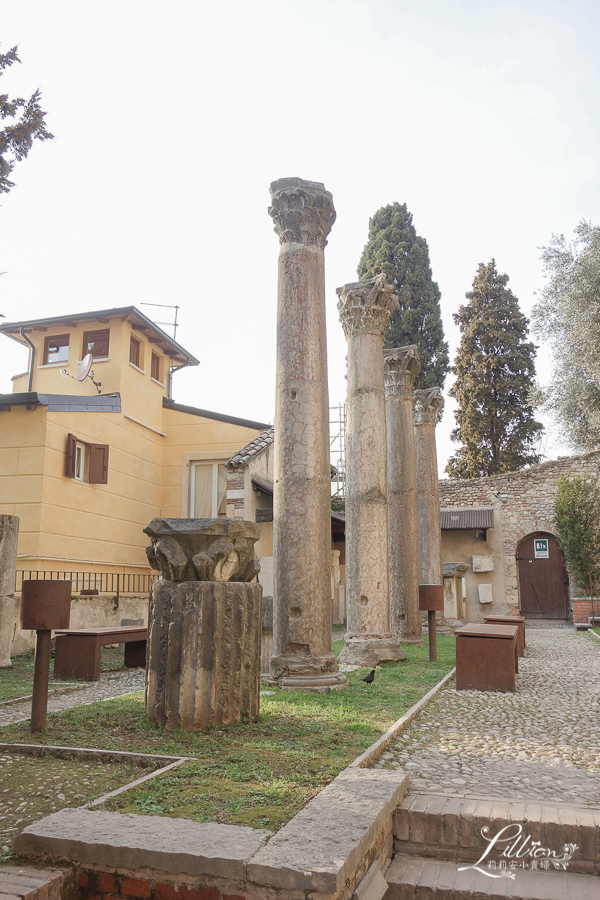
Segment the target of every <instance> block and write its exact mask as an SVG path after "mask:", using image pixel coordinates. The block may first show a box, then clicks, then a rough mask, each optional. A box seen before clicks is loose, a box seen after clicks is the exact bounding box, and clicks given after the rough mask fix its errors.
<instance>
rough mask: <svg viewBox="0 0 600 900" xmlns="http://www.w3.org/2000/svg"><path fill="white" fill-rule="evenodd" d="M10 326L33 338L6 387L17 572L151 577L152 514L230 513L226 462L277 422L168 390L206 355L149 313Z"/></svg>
mask: <svg viewBox="0 0 600 900" xmlns="http://www.w3.org/2000/svg"><path fill="white" fill-rule="evenodd" d="M0 334H4V335H6V336H8V337H10V338H12V339H14V340H16V341H19V342H20V343H22V344H23V345H25V346H28V347H29V366H28V371H27V372H25V373H23V374H20V375H16V376H15V377H14V378H13V393H11V394H0V513H8V514H12V515H17V516H19V519H20V532H19V547H18V563H17V566H18V569H19V570H20V571H21V572H28V571H32V572H36V571H37V572H40V571H52V572H55V573H56V572H92V573H106V574H108V575H110V574H112V575H116V574H119V575H120V576H121V577H122V576H124V575H149V574H150V568H149V566H148V562H147V559H146V554H145V546H146V544H147V538H146V536H145V535H144V533H143V531H142V529H143V528H144V526H145V525H147V524H148V523H149V522H150V521H151V520H152V519H153V518H154V517H156V516H164V517H172V516H186V517H187V516H198V517H203V516H217V515H221V516H225V515H226V514H227V509H226V507H227V471H226V469H225V465H224V464H225V463H226V461H227V460H228V459H230V458H231V457H232V456H233V454H235V453H236V452H237V451H238V450H240V449H241V448H242V447H244V446H245V445H246V444H248V443H249V442H251V441H252V440H253V439H254V438H255V437H257V436H258V435H259V434H260V433H261V432H262V431H263V430H264V429H266V428H268V427H269V426H268V424H263V423H260V422H252V421H247V420H244V419H239V418H234V417H232V416H226V415H221V414H219V413H214V412H209V411H207V410H202V409H196V408H193V407H188V406H183V405H181V404H178V403H175V402H174V401H173V400H172V399H170V396H171V391H170V380H171V377H172V373H173V372H174V371H176V370H177V369H178V368H181V367H183V366H195V365H198V360H197V359H195V358H194V357H193V356H192V354H191V353H188V351H186V350H185V349H184V348H183V347H181V346H180V345H179V344H178V343H177V342H176V341H175V340H173V339H172V338H170V337H169V336H168V335H167V334H166V333H165V332H164V331H162V330H161V329H160V328H159V327H157V326H156V325H155V324H154V323H153V322H152V321H150V319H148V318H147V317H146V316H145V315H144V314H143V313H141V312H140V311H139V310H137V309H136V308H135V307H133V306H129V307H124V308H120V309H108V310H101V311H96V312H86V313H80V314H77V315H68V316H60V317H52V318H45V319H38V320H33V321H26V322H13V323H4V324H2V325H0ZM88 354H91V356H92V365H91V376H92V377H93V380H92V377H90V376H89V375H88V376H87V377H83V375H84V366H83V365H82V361H84V360H85V358H86V356H88ZM78 373H79V376H80V377H83V380H81V381H78V380H77V375H78ZM96 384H98V385H101V387H100V388H97V387H96ZM99 390H100V393H99V392H98V391H99ZM17 587H18V585H17ZM109 589H111V590H114V586H113V587H110V588H109ZM101 590H106V587H104V586H103V587H102V588H101Z"/></svg>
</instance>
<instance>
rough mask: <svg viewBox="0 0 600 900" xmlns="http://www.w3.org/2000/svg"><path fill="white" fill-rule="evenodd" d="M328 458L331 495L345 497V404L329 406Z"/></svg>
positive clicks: (342, 498)
mask: <svg viewBox="0 0 600 900" xmlns="http://www.w3.org/2000/svg"><path fill="white" fill-rule="evenodd" d="M329 460H330V462H331V465H332V467H333V469H335V474H333V475H332V478H331V496H332V497H336V498H338V499H340V500H344V499H345V497H346V404H345V403H338V405H337V406H330V407H329Z"/></svg>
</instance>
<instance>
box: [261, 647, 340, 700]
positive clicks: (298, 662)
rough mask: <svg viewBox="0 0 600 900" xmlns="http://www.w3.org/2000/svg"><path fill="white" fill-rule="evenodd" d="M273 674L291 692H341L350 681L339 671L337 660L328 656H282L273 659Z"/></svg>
mask: <svg viewBox="0 0 600 900" xmlns="http://www.w3.org/2000/svg"><path fill="white" fill-rule="evenodd" d="M271 673H272V676H273V678H274V679H275V681H277V682H278V683H279V685H280V686H281V687H282V688H286V689H287V690H290V691H318V692H321V693H324V692H326V691H341V690H343V689H344V688H345V687H348V679H347V678H346V676H345V675H343V674H342V673H341V672H339V671H338V665H337V660H336V658H335V656H334V655H333V653H332V654H327V655H326V656H318V657H314V656H308V655H307V656H301V657H300V658H298V657H297V656H291V655H287V654H285V653H284V654H281V655H280V656H273V657H272V659H271Z"/></svg>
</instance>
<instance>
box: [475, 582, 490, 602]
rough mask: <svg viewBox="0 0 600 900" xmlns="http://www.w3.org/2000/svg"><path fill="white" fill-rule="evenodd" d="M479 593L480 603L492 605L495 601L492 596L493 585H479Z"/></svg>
mask: <svg viewBox="0 0 600 900" xmlns="http://www.w3.org/2000/svg"><path fill="white" fill-rule="evenodd" d="M478 591H479V602H480V603H491V602H492V601H493V599H494V597H493V594H492V585H491V584H480V585H478Z"/></svg>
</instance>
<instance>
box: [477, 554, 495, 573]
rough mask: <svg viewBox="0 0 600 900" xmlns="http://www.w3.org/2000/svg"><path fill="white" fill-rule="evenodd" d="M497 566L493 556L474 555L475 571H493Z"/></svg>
mask: <svg viewBox="0 0 600 900" xmlns="http://www.w3.org/2000/svg"><path fill="white" fill-rule="evenodd" d="M495 568H496V563H495V562H494V557H493V556H474V557H473V571H474V572H493V571H494V569H495Z"/></svg>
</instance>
